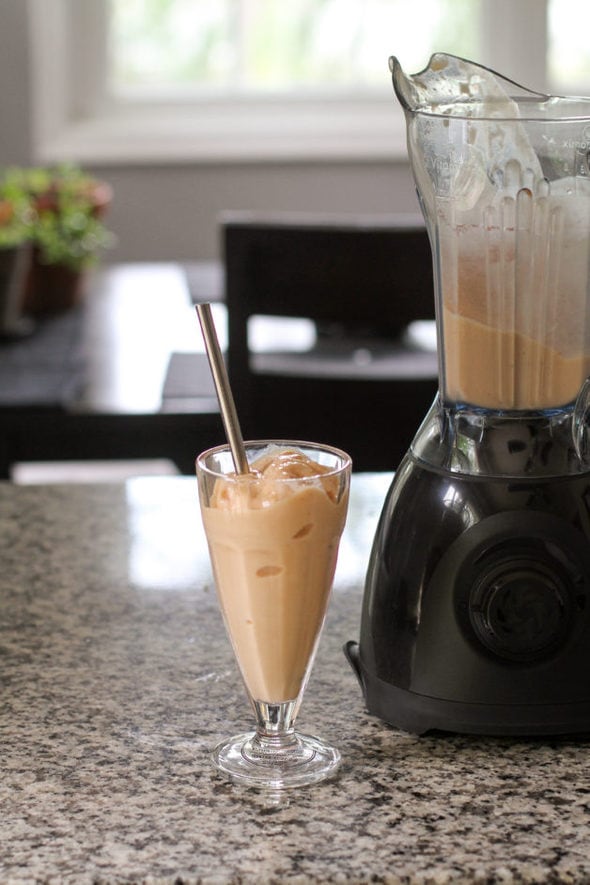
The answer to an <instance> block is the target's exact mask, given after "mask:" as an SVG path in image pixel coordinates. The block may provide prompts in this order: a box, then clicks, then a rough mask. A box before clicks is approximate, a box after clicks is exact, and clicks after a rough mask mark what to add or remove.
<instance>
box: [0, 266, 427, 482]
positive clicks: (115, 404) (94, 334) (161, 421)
mask: <svg viewBox="0 0 590 885" xmlns="http://www.w3.org/2000/svg"><path fill="white" fill-rule="evenodd" d="M223 296H224V285H223V271H222V266H221V265H220V264H219V263H217V262H195V263H191V264H183V265H180V264H172V263H170V264H166V263H154V264H145V263H131V264H120V265H113V266H107V267H103V268H101V269H99V270H97V271H95V272H94V273H93V274H92V276H91V277H90V279H89V284H88V286H87V291H86V295H85V297H84V299H83V301H82V303H81V304H79V305H78V306H77V307H75V308H74V309H72V310H70V311H68V312H66V313H62V314H58V315H55V316H48V317H45V318H42V319H40V320H39V321H38V324H37V328H36V330H35V331H34V333H33V334H32V335H31V336H30V337H28V338H24V339H22V340H18V341H2V342H0V478H9V477H10V471H11V465H13V464H14V463H17V462H23V461H24V462H26V461H54V460H93V459H100V460H105V459H106V460H108V459H118V460H119V459H133V460H136V459H142V458H144V459H151V458H157V459H161V458H165V459H168V460H170V461H172V462H174V464H175V465H176V467H177V468H178V470H179V471H180V472H181V473H183V474H192V473H193V471H194V455H195V454H196V453H197V452H198V451H202V450H203V449H205V448H207V447H208V446H211V445H216V444H217V443H219V442H220V441H221V440H223V438H224V434H223V428H222V423H221V418H220V415H219V410H218V405H217V399H216V397H215V392H214V389H213V384H212V381H211V374H210V371H209V366H208V363H207V358H206V356H205V352H204V345H203V342H202V338H201V333H200V329H199V325H198V321H197V318H196V315H195V311H194V304H195V303H196V302H197V301H212V302H213V311H214V319H215V322H216V326H217V328H218V331H219V334H220V341H221V344H222V347H225V345H226V338H227V316H226V309H225V304H224V303H223ZM421 325H422V326H423V327H426V328H423V329H420V328H418V329H417V330H415V331H416V332H417V334H418V336H420V334H422V337H423V338H424V339H425V344H423V343H421V342H418V346H417V347H414V348H413V350H411V354H410V357H409V358H408V367H407V370H406V374H407V377H408V381H410V380H411V378H412V377H413V374H414V373H415V372H416V371H418V373H419V376H420V377H422V376H423V375H424V376H427V377H428V378H430V379H431V383H432V389H433V393H432V395H434V391H435V390H436V372H437V362H436V354H435V352H434V350H433V349H432V348H431V344H432V342H433V340H434V337H435V336H434V328H433V327H434V324H433V323H423V324H421ZM418 326H420V324H418ZM252 339H253V350H254V355H253V365H254V369H255V371H257V372H260V373H263V374H264V373H266V374H267V375H270V377H272V376H273V375H280V376H281V378H282V379H286V380H285V382H284V383H285V384H288V383H289V381H290V380H291V381H292V378H293V376H297V375H301V376H305V375H307V376H312V377H313V379H314V380H315V379H317V389H318V391H319V393H318V400H319V406H320V408H321V406H322V402H321V400H322V394H321V390H322V387H321V384H322V380H325V379H326V378H328V377H340V378H343V379H346V380H350V381H351V383H355V382H358V381H359V379H364V378H368V377H370V378H375V379H376V380H381V381H382V380H383V379H386V378H387V377H388V375H389V374H393V375H394V376H395V373H399V371H400V360H399V354H396V353H395V350H396V348H395V347H393V348H392V345H391V344H390V343H388V342H387V341H382V342H378V341H369V342H365V341H364V340H363V341H357V340H356V339H350V338H347V337H345V338H342V339H335V340H330V339H328V340H322V338H321V336H319V337H318V336H317V330H316V327H315V325H314V324H313V323H312V322H311V321H310V320H306V319H291V318H286V317H281V318H276V317H275V318H272V317H255V318H253V319H252ZM397 349H398V350H399V348H397ZM404 377H405V376H404ZM409 389H411V387H410V388H409ZM309 405H310V404H308V406H309ZM238 406H239V404H238ZM389 408H390V410H391V409H392V406H391V403H390V404H389ZM425 410H426V407H425ZM421 418H422V412H420V417H419V419H418V420H417V419H415V418H414V417H412V420H411V422H407V423H409V424H411V426H407V427H405V426H404V428H403V429H404V434H405V436H406V437H407V442H408V443H409V441H410V440H411V438H412V436H413V434H414V432H415V430H416V428H417V426H418V424H419V423H420V420H421ZM403 422H404V414H403V410H402V409H398V410H397V412H396V414H395V427H396V429H397V431H399V430H400V429H401V428H402V426H403ZM359 432H360V433H361V436H362V434H364V433H365V432H366V429H365V428H363V427H359ZM385 439H386V438H385V437H384V445H385V448H386V453H385V459H384V465H381V463H379V464H378V465H375V464H374V463H364V464H363V466H362V467H361V469H375V467H376V466H378V467H381V466H386V467H387V468H388V467H389V466H390V463H391V462H390V451H389V449H388V448H387V444H386V443H385ZM359 445H362V439H361V440H360V443H359ZM357 454H358V453H357ZM365 460H366V459H365ZM361 462H362V459H361V458H357V456H356V455H355V463H356V464H357V465H358V466H360V464H361ZM369 462H370V459H369ZM394 466H395V464H394V463H391V467H392V468H393V467H394Z"/></svg>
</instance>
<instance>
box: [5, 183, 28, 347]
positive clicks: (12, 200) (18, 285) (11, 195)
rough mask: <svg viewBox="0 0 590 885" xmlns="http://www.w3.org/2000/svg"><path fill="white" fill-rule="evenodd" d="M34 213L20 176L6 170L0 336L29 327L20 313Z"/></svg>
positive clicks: (18, 333) (12, 334)
mask: <svg viewBox="0 0 590 885" xmlns="http://www.w3.org/2000/svg"><path fill="white" fill-rule="evenodd" d="M33 218H34V212H33V208H32V201H31V198H30V196H29V194H28V192H27V191H26V190H24V189H23V188H22V183H21V181H20V177H19V176H18V175H16V174H14V173H12V172H8V173H6V175H5V176H4V178H3V179H2V180H1V181H0V335H1V336H2V337H6V336H9V337H12V336H14V335H21V334H24V333H27V332H29V331H30V330H31V328H32V327H31V323H30V322H29V321H27V320H26V319H25V318H24V317H23V315H22V313H23V306H24V304H23V302H24V281H25V278H26V273H27V270H28V267H29V262H30V242H31V238H32V229H33Z"/></svg>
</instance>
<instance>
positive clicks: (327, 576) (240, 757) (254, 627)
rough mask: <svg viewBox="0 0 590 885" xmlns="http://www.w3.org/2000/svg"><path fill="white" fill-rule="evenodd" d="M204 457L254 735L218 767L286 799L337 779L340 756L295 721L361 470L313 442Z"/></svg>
mask: <svg viewBox="0 0 590 885" xmlns="http://www.w3.org/2000/svg"><path fill="white" fill-rule="evenodd" d="M244 448H245V452H246V456H247V459H248V464H249V472H248V473H242V474H236V472H235V467H234V462H233V459H232V456H231V452H230V448H229V446H220V447H218V448H214V449H210V450H208V451H206V452H203V454H201V455H200V456H199V457H198V458H197V463H196V466H197V478H198V484H199V497H200V503H201V513H202V517H203V525H204V528H205V533H206V536H207V542H208V545H209V552H210V555H211V562H212V566H213V572H214V576H215V583H216V586H217V592H218V597H219V602H220V605H221V609H222V612H223V616H224V621H225V626H226V629H227V632H228V634H229V637H230V639H231V643H232V646H233V650H234V653H235V656H236V659H237V662H238V665H239V667H240V670H241V674H242V677H243V680H244V683H245V687H246V691H247V694H248V697H249V699H250V701H251V703H252V706H253V708H254V711H255V714H256V731H255V732H250V733H247V734H240V735H237V736H235V737H233V738H230V739H229V740H226V741H223V742H222V743H220V744H219V746H218V747H216V748H215V750H214V752H213V761H214V763H215V764H216V766H217V767H218V768H219V769H220V770H221V771H223V772H225V773H226V774H228V775H230V776H231V777H232V778H233V779H234V780H236V781H239V782H243V783H245V784H248V785H252V786H258V787H266V788H271V789H281V788H284V787H285V788H286V787H294V786H302V785H305V784H309V783H313V782H315V781H320V780H323V779H324V778H326V777H329V776H331V775H333V774H334V773H335V772H336V771H337V769H338V767H339V764H340V753H339V752H338V750H336V749H335V748H333V747H330V746H329V745H327V744H325V743H324V742H323V741H321V740H320V739H319V738H315V737H311V736H309V735H302V734H299V733H297V732H296V731H295V728H294V722H295V718H296V716H297V712H298V710H299V706H300V704H301V699H302V696H303V692H304V689H305V686H306V684H307V680H308V677H309V673H310V670H311V665H312V662H313V658H314V656H315V652H316V648H317V645H318V640H319V636H320V631H321V628H322V624H323V621H324V616H325V613H326V608H327V604H328V597H329V594H330V589H331V585H332V579H333V577H334V571H335V568H336V559H337V555H338V546H339V542H340V536H341V534H342V530H343V528H344V523H345V519H346V511H347V505H348V490H349V483H350V472H351V461H350V458H349V457H348V455H346V454H345V453H344V452H342V451H340V450H338V449H334V448H331V447H329V446H324V445H319V444H315V443H309V442H292V441H259V442H246V443H245V446H244Z"/></svg>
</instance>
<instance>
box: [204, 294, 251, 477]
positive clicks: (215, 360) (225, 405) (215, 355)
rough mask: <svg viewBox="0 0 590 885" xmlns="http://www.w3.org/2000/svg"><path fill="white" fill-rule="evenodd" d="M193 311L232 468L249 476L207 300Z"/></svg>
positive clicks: (237, 421) (235, 412)
mask: <svg viewBox="0 0 590 885" xmlns="http://www.w3.org/2000/svg"><path fill="white" fill-rule="evenodd" d="M196 309H197V316H198V318H199V323H200V324H201V332H202V333H203V340H204V342H205V350H206V351H207V358H208V360H209V366H210V367H211V374H212V375H213V383H214V384H215V391H216V393H217V399H218V401H219V408H220V411H221V420H222V421H223V426H224V428H225V435H226V436H227V440H228V442H229V447H230V449H231V454H232V458H233V462H234V467H235V470H236V473H249V472H250V468H249V466H248V459H247V457H246V450H245V448H244V440H243V437H242V431H241V429H240V422H239V419H238V413H237V411H236V404H235V402H234V398H233V394H232V392H231V387H230V385H229V378H228V377H227V370H226V368H225V363H224V361H223V354H222V353H221V348H220V346H219V340H218V338H217V332H216V330H215V323H214V322H213V316H212V314H211V305H210V304H209V302H208V301H205V302H203V303H202V304H197V305H196Z"/></svg>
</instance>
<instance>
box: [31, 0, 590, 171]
mask: <svg viewBox="0 0 590 885" xmlns="http://www.w3.org/2000/svg"><path fill="white" fill-rule="evenodd" d="M28 4H29V10H30V28H31V46H32V57H33V61H34V81H33V92H34V96H35V108H34V111H35V143H36V148H37V151H36V152H37V156H38V158H39V159H40V160H43V161H51V160H55V159H63V158H72V159H77V160H80V161H81V162H100V163H108V162H109V161H113V162H120V161H127V160H128V161H132V162H137V161H142V160H145V161H150V162H157V161H159V160H161V161H165V162H168V161H174V162H182V161H187V162H199V161H203V162H212V161H214V162H225V161H239V162H264V161H268V160H285V161H289V160H293V161H305V160H322V159H327V160H346V159H348V160H355V161H364V160H366V161H373V160H376V159H382V160H389V161H391V160H393V159H394V158H396V157H398V158H403V157H405V126H404V121H403V116H402V113H401V109H400V108H399V106H398V104H397V102H396V101H395V99H394V96H393V92H392V88H391V81H390V78H389V73H388V70H387V58H388V56H389V55H390V54H391V53H396V54H398V56H399V58H400V60H401V62H402V65H403V66H404V68H406V69H407V70H408V71H415V70H418V69H420V68H422V67H424V65H425V64H426V63H427V61H428V58H429V55H430V53H431V52H432V51H433V50H443V51H448V52H455V53H457V54H461V55H465V56H467V57H471V58H474V59H477V60H479V61H481V62H483V63H484V64H488V65H490V66H491V67H494V68H495V69H497V70H499V71H501V72H502V73H505V74H506V75H507V76H509V77H511V78H512V79H515V80H517V81H518V82H521V83H523V84H524V85H526V86H530V87H532V88H537V89H544V88H547V85H548V83H549V84H551V86H552V88H553V89H554V90H555V91H558V92H586V93H589V92H590V51H589V50H588V49H587V45H586V43H585V41H584V35H585V34H586V33H587V31H588V27H587V24H588V23H589V22H588V19H589V18H590V13H588V12H587V10H586V2H585V0H518V2H514V0H412V2H408V0H289V2H288V3H287V2H285V3H283V2H277V0H215V2H212V0H52V2H51V3H47V0H28ZM566 7H567V10H566ZM584 24H586V26H584Z"/></svg>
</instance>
